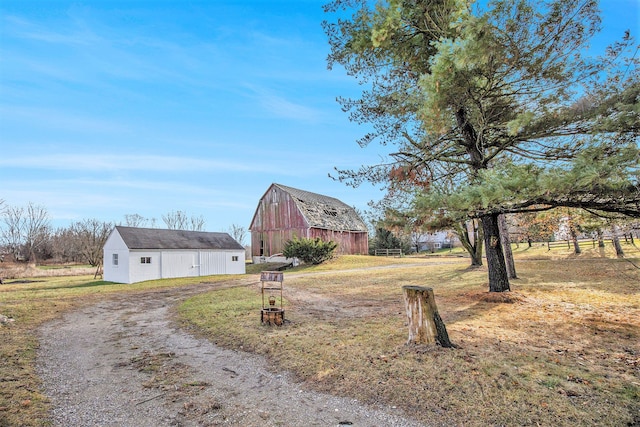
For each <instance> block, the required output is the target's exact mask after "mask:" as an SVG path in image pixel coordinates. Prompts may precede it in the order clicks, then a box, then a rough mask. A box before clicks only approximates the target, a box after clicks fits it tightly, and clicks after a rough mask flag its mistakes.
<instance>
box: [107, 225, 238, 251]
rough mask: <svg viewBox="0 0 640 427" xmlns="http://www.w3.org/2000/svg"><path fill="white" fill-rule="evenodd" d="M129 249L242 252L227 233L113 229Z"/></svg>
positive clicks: (128, 228)
mask: <svg viewBox="0 0 640 427" xmlns="http://www.w3.org/2000/svg"><path fill="white" fill-rule="evenodd" d="M115 229H116V230H117V231H118V233H119V234H120V237H122V240H124V243H125V244H126V245H127V247H128V248H129V249H237V250H244V247H242V245H241V244H240V243H238V242H237V241H236V240H235V239H233V237H231V236H230V235H229V234H228V233H212V232H206V231H187V230H167V229H163V228H137V227H124V226H121V225H118V226H116V228H115Z"/></svg>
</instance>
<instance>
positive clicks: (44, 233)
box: [23, 202, 51, 263]
mask: <svg viewBox="0 0 640 427" xmlns="http://www.w3.org/2000/svg"><path fill="white" fill-rule="evenodd" d="M23 235H24V246H25V252H26V253H27V254H28V257H29V261H31V262H34V263H35V262H36V251H37V250H38V249H39V248H40V247H41V246H43V245H44V244H46V243H47V242H48V241H49V238H50V237H51V225H50V223H49V212H48V211H47V208H45V207H44V206H41V205H36V204H33V203H31V202H29V204H28V205H27V208H26V216H25V222H24V231H23Z"/></svg>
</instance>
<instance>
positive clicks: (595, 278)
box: [179, 248, 640, 426]
mask: <svg viewBox="0 0 640 427" xmlns="http://www.w3.org/2000/svg"><path fill="white" fill-rule="evenodd" d="M544 250H545V251H546V248H545V249H544ZM539 252H540V253H539V254H538V255H536V256H532V257H529V256H526V257H522V258H518V256H519V255H518V252H516V257H517V265H516V266H517V268H518V274H519V275H520V277H521V278H520V279H517V280H513V282H512V289H513V291H512V292H511V293H509V300H508V301H502V300H495V299H494V298H489V297H488V292H487V288H488V285H487V284H486V281H487V279H486V270H485V269H471V270H470V269H468V268H467V267H468V265H467V263H468V261H466V260H460V261H459V262H457V263H453V264H451V263H449V264H443V263H440V262H438V260H434V259H433V258H430V257H427V258H426V259H422V261H420V260H419V259H417V258H414V259H411V258H402V259H387V263H389V262H393V263H399V264H402V263H405V265H404V266H400V267H395V268H388V269H375V267H379V266H380V265H381V264H380V259H381V258H380V257H378V258H375V257H359V258H360V259H353V258H349V257H341V258H339V259H336V260H333V261H331V262H330V263H328V264H326V265H322V266H317V267H312V268H299V269H296V270H294V271H289V270H288V271H287V272H285V281H284V285H285V288H284V294H285V298H286V299H287V301H286V306H285V310H286V318H287V320H288V323H287V324H286V325H285V326H284V327H280V328H277V327H265V326H262V325H260V322H259V308H260V303H261V301H260V293H259V288H258V287H253V288H243V289H229V290H223V291H217V292H214V293H209V294H205V295H200V296H196V297H193V298H190V299H189V300H188V301H185V303H184V304H182V305H181V306H180V308H179V312H180V315H181V317H182V318H183V321H184V322H188V323H191V324H193V325H195V327H196V328H197V329H198V330H199V331H200V333H201V334H203V335H204V336H206V337H208V338H209V339H210V340H211V341H213V342H215V343H217V344H219V345H223V346H225V347H228V348H234V349H241V350H245V351H252V352H256V353H260V354H263V355H265V356H267V357H268V359H269V360H270V363H271V364H272V366H273V368H274V369H276V370H283V369H284V370H288V371H290V372H292V373H293V374H294V375H296V376H297V378H298V379H300V380H301V381H303V382H305V383H306V384H308V385H309V386H310V387H313V388H315V389H318V390H321V391H326V392H330V393H335V394H338V395H343V396H349V397H352V398H356V399H358V400H360V401H362V402H367V403H374V404H375V403H380V404H384V405H393V406H397V407H398V408H402V409H404V410H405V411H406V412H407V413H408V414H411V415H412V416H414V417H417V418H418V419H420V420H422V421H424V422H425V424H429V423H432V422H433V420H434V419H437V420H438V422H439V423H444V424H451V425H461V424H464V425H470V426H484V425H557V426H591V425H605V426H606V425H611V426H619V425H633V423H634V422H637V418H634V417H635V416H636V414H638V413H639V412H640V404H639V399H638V388H639V387H640V346H639V344H638V343H639V342H640V302H638V298H637V295H638V292H639V291H640V270H638V269H636V268H635V267H633V266H632V265H631V264H630V263H628V262H626V261H625V260H618V259H615V258H611V257H606V258H601V257H594V256H593V254H586V255H583V256H581V257H575V256H573V255H572V254H566V255H565V259H563V260H558V259H555V258H557V254H556V255H554V257H553V258H551V257H548V258H547V257H545V256H544V253H543V251H539ZM526 253H527V255H529V254H531V253H532V251H527V252H526ZM382 259H384V258H382ZM434 261H435V262H434ZM416 262H419V263H420V265H415V264H416ZM366 267H374V269H369V270H360V271H359V269H363V268H366ZM340 269H344V270H347V271H340V272H338V271H335V270H340ZM332 270H334V272H332ZM311 271H314V272H322V274H321V275H307V274H305V273H307V272H311ZM407 284H420V285H426V286H431V287H433V288H434V292H435V295H436V301H437V303H438V308H439V311H440V314H441V316H442V318H443V320H444V321H445V323H446V325H447V329H448V331H449V336H450V338H451V340H452V341H453V342H454V343H456V344H458V345H459V346H460V348H459V349H442V348H437V347H416V346H406V345H405V341H406V339H407V334H408V329H407V326H406V319H405V314H404V306H403V302H402V291H401V287H402V286H403V285H407Z"/></svg>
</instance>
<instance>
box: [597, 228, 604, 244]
mask: <svg viewBox="0 0 640 427" xmlns="http://www.w3.org/2000/svg"><path fill="white" fill-rule="evenodd" d="M596 232H597V233H598V247H599V248H604V233H603V232H602V228H598V230H596Z"/></svg>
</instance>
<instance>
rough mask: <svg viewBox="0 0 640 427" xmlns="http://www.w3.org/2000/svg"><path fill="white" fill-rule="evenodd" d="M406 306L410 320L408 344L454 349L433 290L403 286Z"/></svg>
mask: <svg viewBox="0 0 640 427" xmlns="http://www.w3.org/2000/svg"><path fill="white" fill-rule="evenodd" d="M402 292H403V294H404V305H405V309H406V311H407V317H408V319H409V339H408V340H407V344H437V345H440V346H442V347H454V345H453V344H452V343H451V341H450V340H449V334H448V333H447V328H446V327H445V325H444V322H443V321H442V318H441V317H440V314H438V307H437V306H436V300H435V297H434V296H433V289H432V288H427V287H423V286H403V287H402Z"/></svg>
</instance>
